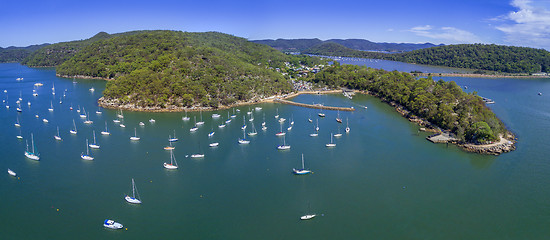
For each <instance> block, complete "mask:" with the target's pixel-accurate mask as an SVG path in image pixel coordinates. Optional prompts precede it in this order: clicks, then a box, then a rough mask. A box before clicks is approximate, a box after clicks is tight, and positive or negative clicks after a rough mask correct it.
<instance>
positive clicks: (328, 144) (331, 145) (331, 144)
mask: <svg viewBox="0 0 550 240" xmlns="http://www.w3.org/2000/svg"><path fill="white" fill-rule="evenodd" d="M325 146H326V147H336V143H333V142H332V133H330V143H327V144H325Z"/></svg>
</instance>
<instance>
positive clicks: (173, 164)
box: [164, 150, 178, 169]
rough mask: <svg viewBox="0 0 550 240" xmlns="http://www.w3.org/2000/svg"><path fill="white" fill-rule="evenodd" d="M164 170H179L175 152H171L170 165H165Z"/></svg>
mask: <svg viewBox="0 0 550 240" xmlns="http://www.w3.org/2000/svg"><path fill="white" fill-rule="evenodd" d="M164 168H166V169H178V162H177V161H176V157H175V156H174V152H173V151H172V150H170V163H164Z"/></svg>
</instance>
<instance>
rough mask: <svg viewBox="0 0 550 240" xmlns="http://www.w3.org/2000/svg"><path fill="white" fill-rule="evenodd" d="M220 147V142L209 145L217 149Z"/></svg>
mask: <svg viewBox="0 0 550 240" xmlns="http://www.w3.org/2000/svg"><path fill="white" fill-rule="evenodd" d="M219 145H220V143H219V142H213V143H210V144H208V146H210V147H217V146H219Z"/></svg>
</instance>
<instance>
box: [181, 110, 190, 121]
mask: <svg viewBox="0 0 550 240" xmlns="http://www.w3.org/2000/svg"><path fill="white" fill-rule="evenodd" d="M189 119H191V118H190V117H188V116H187V110H185V116H184V117H182V118H181V120H183V121H189Z"/></svg>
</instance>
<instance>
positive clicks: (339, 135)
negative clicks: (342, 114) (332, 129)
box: [334, 125, 342, 137]
mask: <svg viewBox="0 0 550 240" xmlns="http://www.w3.org/2000/svg"><path fill="white" fill-rule="evenodd" d="M341 136H342V133H340V125H338V133H337V134H334V137H341Z"/></svg>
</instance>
